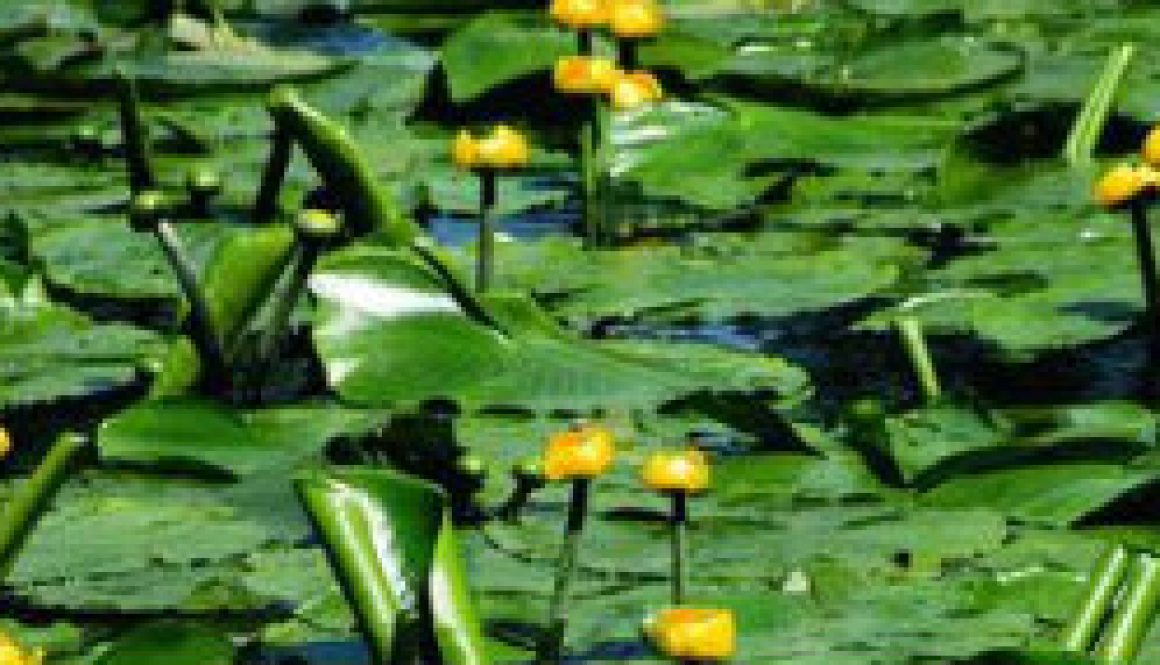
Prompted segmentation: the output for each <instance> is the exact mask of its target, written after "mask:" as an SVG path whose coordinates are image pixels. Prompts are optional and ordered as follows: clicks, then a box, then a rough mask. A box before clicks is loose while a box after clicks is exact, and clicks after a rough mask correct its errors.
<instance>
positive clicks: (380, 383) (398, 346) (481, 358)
mask: <svg viewBox="0 0 1160 665" xmlns="http://www.w3.org/2000/svg"><path fill="white" fill-rule="evenodd" d="M311 289H312V290H313V292H314V293H315V295H316V296H317V297H318V298H319V300H320V308H319V314H318V325H317V326H316V327H315V329H314V341H315V345H316V347H317V349H318V351H319V354H320V355H321V357H322V359H323V362H324V364H325V367H326V371H327V377H328V380H329V381H330V384H331V385H332V386H333V387H334V388H335V389H336V390H337V391H338V392H339V394H340V395H342V396H343V398H344V399H347V400H350V401H352V402H354V403H359V404H374V405H382V404H390V403H393V402H411V401H422V400H425V399H431V398H436V397H445V398H452V399H457V400H460V401H462V402H464V403H465V404H468V405H472V406H487V405H495V406H500V405H502V406H517V407H525V408H530V409H534V410H544V411H548V410H553V409H563V410H569V411H585V410H589V409H592V408H595V407H598V406H611V405H616V406H617V407H618V408H629V407H631V406H637V405H639V406H648V405H652V406H655V405H658V404H661V403H664V402H667V401H670V400H673V399H675V398H677V397H681V396H687V395H690V394H692V393H695V392H699V391H702V390H708V391H733V390H737V391H750V390H755V389H762V388H765V389H779V388H786V387H787V386H786V383H785V382H787V381H788V382H792V386H791V387H789V388H790V389H789V390H787V391H786V392H787V393H788V392H793V391H796V390H800V387H801V386H800V384H801V375H800V374H798V373H795V372H793V371H787V365H786V363H784V362H783V361H779V360H777V359H770V358H762V357H756V356H751V355H745V354H740V353H733V352H728V351H724V350H712V349H702V350H697V351H696V352H697V353H700V354H701V356H702V357H703V358H704V359H705V360H706V361H708V362H701V363H696V364H692V365H690V366H688V367H674V365H673V357H672V353H671V351H670V352H668V353H658V352H657V351H656V348H657V347H656V346H650V345H647V344H638V345H632V344H616V343H612V344H604V343H595V342H590V341H586V340H581V339H579V338H576V337H574V336H573V335H571V334H569V333H568V332H566V331H564V330H563V329H561V328H559V327H558V326H557V325H556V324H555V323H554V322H552V321H551V320H550V319H549V318H548V317H547V316H546V315H545V314H544V312H543V311H541V310H539V308H538V307H536V306H535V305H533V304H532V303H530V302H528V301H527V300H526V299H525V298H522V297H519V296H516V297H511V296H499V295H497V296H494V297H492V298H490V299H489V300H488V301H487V302H486V303H485V304H486V306H487V307H488V309H489V310H490V313H491V314H492V315H493V316H495V317H496V319H497V321H498V322H499V327H500V330H497V329H494V328H491V327H489V326H486V325H484V324H482V323H479V322H477V321H476V320H475V319H473V318H471V317H469V316H468V315H466V314H465V313H464V312H463V311H462V310H461V309H460V308H459V305H458V304H457V303H456V302H455V300H453V299H452V298H451V296H450V295H448V293H447V291H446V290H445V287H444V286H443V283H442V282H441V281H440V280H439V279H438V277H437V276H435V275H434V274H432V273H431V272H430V271H429V269H427V268H426V267H424V266H420V265H418V264H417V263H415V262H414V261H413V260H411V259H410V258H408V257H407V256H406V255H403V254H400V253H398V252H394V251H391V250H386V249H383V248H376V247H370V246H365V247H358V248H351V249H348V250H344V251H340V252H336V253H334V254H331V255H329V256H328V257H326V259H324V261H323V262H322V263H321V264H320V265H319V268H318V270H317V271H316V272H315V274H314V275H313V276H312V278H311ZM687 351H688V352H693V349H692V348H690V349H688V350H687Z"/></svg>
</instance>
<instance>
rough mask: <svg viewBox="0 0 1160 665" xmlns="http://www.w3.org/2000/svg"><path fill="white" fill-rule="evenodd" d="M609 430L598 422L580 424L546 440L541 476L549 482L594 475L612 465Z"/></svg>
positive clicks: (611, 444)
mask: <svg viewBox="0 0 1160 665" xmlns="http://www.w3.org/2000/svg"><path fill="white" fill-rule="evenodd" d="M615 452H616V450H615V446H614V445H613V440H612V433H611V432H609V431H608V430H607V429H605V428H603V427H600V426H598V425H582V426H580V427H575V428H573V429H571V430H568V431H567V432H561V433H559V434H556V435H554V436H552V437H551V438H550V439H549V440H548V449H547V451H546V452H545V453H544V476H545V477H546V478H547V479H548V480H551V481H557V480H571V479H576V478H595V477H597V476H600V475H602V474H604V472H605V471H607V470H608V468H609V467H610V466H612V457H613V455H614V454H615Z"/></svg>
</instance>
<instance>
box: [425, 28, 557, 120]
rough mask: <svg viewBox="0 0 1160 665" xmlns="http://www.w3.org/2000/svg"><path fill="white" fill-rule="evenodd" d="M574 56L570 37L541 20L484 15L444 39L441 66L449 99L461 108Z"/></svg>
mask: <svg viewBox="0 0 1160 665" xmlns="http://www.w3.org/2000/svg"><path fill="white" fill-rule="evenodd" d="M575 52H576V46H575V42H574V37H573V36H572V35H570V34H568V33H567V32H563V31H560V30H557V29H553V28H551V27H550V26H549V25H548V23H547V22H546V21H544V20H543V19H539V20H534V21H530V20H520V19H516V18H512V17H510V16H508V15H505V14H500V13H490V14H484V15H483V16H480V17H479V18H477V19H475V20H473V21H471V22H470V23H468V24H467V25H465V26H463V27H462V28H460V29H459V30H458V31H457V32H456V33H455V34H453V35H452V36H451V37H449V38H448V39H447V41H446V42H445V43H444V44H443V53H442V58H441V60H442V63H443V69H444V71H446V73H447V82H448V85H449V86H450V88H451V99H452V100H453V101H455V102H465V101H469V100H471V99H474V98H476V97H478V96H480V95H482V94H483V93H485V92H487V91H488V90H490V89H492V88H494V87H495V86H497V85H500V84H502V83H507V82H509V81H512V80H514V79H517V78H519V77H521V76H527V75H529V74H534V73H537V72H540V71H544V70H549V69H551V68H552V66H553V65H554V64H555V62H556V60H557V59H558V58H560V57H561V56H564V55H570V54H573V53H575Z"/></svg>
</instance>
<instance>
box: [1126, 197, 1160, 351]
mask: <svg viewBox="0 0 1160 665" xmlns="http://www.w3.org/2000/svg"><path fill="white" fill-rule="evenodd" d="M1129 212H1130V213H1131V215H1132V235H1133V236H1135V238H1136V255H1137V258H1138V260H1139V262H1140V279H1141V281H1142V282H1143V287H1144V311H1145V316H1146V319H1147V321H1146V327H1147V330H1148V333H1149V335H1150V336H1151V338H1152V346H1153V348H1160V293H1158V292H1157V284H1156V250H1155V247H1154V245H1153V244H1152V229H1151V228H1150V227H1149V226H1148V201H1146V200H1144V199H1142V198H1137V199H1135V200H1133V201H1132V203H1131V204H1129Z"/></svg>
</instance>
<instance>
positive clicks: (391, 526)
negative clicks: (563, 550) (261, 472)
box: [295, 469, 488, 665]
mask: <svg viewBox="0 0 1160 665" xmlns="http://www.w3.org/2000/svg"><path fill="white" fill-rule="evenodd" d="M295 486H296V487H297V489H298V492H299V495H300V496H301V498H302V501H303V503H304V505H305V506H306V509H307V512H308V513H309V514H310V516H311V518H312V519H313V521H314V524H315V526H316V527H317V529H318V530H319V532H320V533H321V535H322V538H323V542H324V543H325V546H326V549H327V552H328V553H329V555H330V558H331V563H332V565H333V566H334V569H335V572H336V575H337V577H338V579H339V581H340V583H341V584H342V586H343V589H344V590H345V591H346V594H347V598H348V600H349V601H350V603H351V605H352V607H353V608H354V610H355V613H356V615H357V616H358V617H359V620H360V623H361V625H362V628H363V631H364V633H365V635H366V637H367V639H368V641H369V642H370V644H371V648H372V651H373V652H374V653H375V654H376V657H377V658H378V659H379V660H381V661H382V662H394V661H395V660H404V659H406V658H407V657H408V656H411V657H413V656H414V655H415V654H416V653H420V652H421V644H422V643H423V642H424V641H425V640H424V633H425V632H426V633H427V634H428V635H430V634H431V633H433V636H434V637H435V639H436V643H437V645H438V649H439V652H440V655H441V656H442V658H443V662H448V663H454V664H456V665H469V664H470V665H475V664H481V663H486V662H488V660H487V656H486V650H485V649H486V647H485V646H484V642H483V634H482V630H481V628H480V625H479V622H478V620H477V619H476V618H475V614H474V610H473V609H472V607H471V603H470V599H469V596H468V591H467V587H466V575H465V574H464V572H463V567H462V566H463V564H462V562H461V561H460V555H459V550H458V546H457V545H456V543H455V534H454V530H453V529H452V527H451V523H450V519H449V516H448V513H447V509H446V505H445V499H444V496H443V494H442V492H440V491H439V490H438V489H436V488H435V487H434V486H432V485H429V484H427V483H425V482H422V481H419V480H417V479H414V478H411V477H408V476H404V475H402V474H400V473H397V472H394V471H389V470H385V469H335V470H330V471H317V472H314V473H311V474H308V475H303V476H300V477H299V478H298V479H297V480H296V481H295ZM427 603H429V606H427V605H426V604H427ZM428 620H429V621H431V622H432V625H425V621H428ZM428 631H429V632H428ZM430 655H431V654H427V656H428V657H429V656H430Z"/></svg>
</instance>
